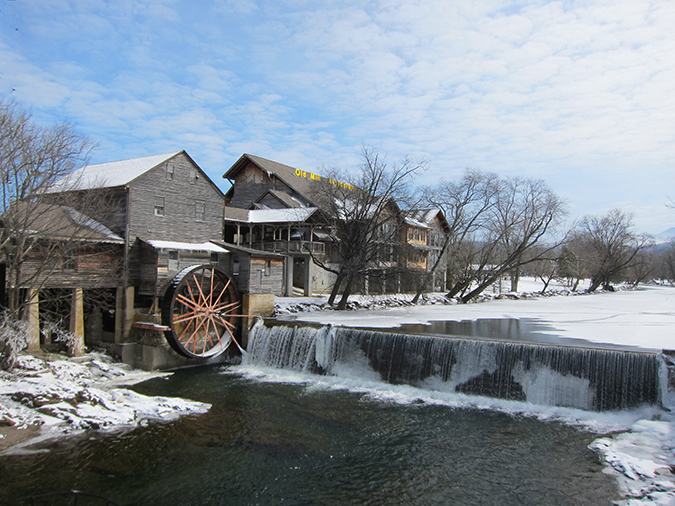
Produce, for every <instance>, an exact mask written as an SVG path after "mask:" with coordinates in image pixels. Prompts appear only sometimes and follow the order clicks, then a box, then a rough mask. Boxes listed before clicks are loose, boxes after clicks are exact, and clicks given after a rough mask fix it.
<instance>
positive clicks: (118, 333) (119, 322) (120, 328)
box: [115, 286, 124, 343]
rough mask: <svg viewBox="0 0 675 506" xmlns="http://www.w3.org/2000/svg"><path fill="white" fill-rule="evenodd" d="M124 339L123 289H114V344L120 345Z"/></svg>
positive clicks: (121, 287)
mask: <svg viewBox="0 0 675 506" xmlns="http://www.w3.org/2000/svg"><path fill="white" fill-rule="evenodd" d="M123 337H124V287H123V286H118V287H117V288H116V289H115V343H122V342H124V340H123Z"/></svg>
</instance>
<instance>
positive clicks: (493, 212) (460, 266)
mask: <svg viewBox="0 0 675 506" xmlns="http://www.w3.org/2000/svg"><path fill="white" fill-rule="evenodd" d="M426 195H427V198H428V199H429V201H430V202H431V203H433V204H434V205H436V206H438V207H440V208H441V209H443V211H444V212H445V213H446V217H447V220H448V222H449V224H450V228H451V233H450V234H449V235H448V238H447V240H448V251H449V253H448V255H449V262H448V277H449V279H450V283H451V288H450V291H449V293H448V296H450V297H454V296H457V295H458V294H459V295H460V298H461V300H462V301H463V302H468V301H469V300H471V299H472V298H474V297H476V296H477V295H479V294H480V293H482V292H483V291H484V290H485V289H486V288H487V287H489V286H490V285H492V284H493V283H494V282H495V281H497V280H498V279H500V278H501V277H502V276H504V275H505V274H507V273H511V274H512V279H513V286H512V288H513V289H515V287H516V285H517V278H518V272H519V269H520V267H521V266H522V265H525V264H527V263H530V262H533V261H535V260H539V259H543V258H547V257H548V256H551V252H553V251H554V250H555V248H556V247H557V246H558V245H559V241H551V242H550V244H549V245H547V246H546V247H543V240H544V239H545V238H547V237H549V236H551V237H552V231H553V230H554V228H555V227H556V226H557V225H558V224H559V222H560V220H561V218H562V217H563V216H564V215H565V205H564V202H562V201H561V200H560V199H559V198H558V197H557V196H556V195H555V193H553V192H552V191H551V190H550V189H549V188H548V187H547V186H546V185H545V183H544V182H543V181H541V180H538V179H522V178H512V179H511V178H507V179H503V180H500V179H499V178H498V177H497V176H496V175H494V174H484V173H481V172H479V171H477V170H467V171H466V172H465V174H464V177H463V178H462V179H461V180H460V181H459V182H457V183H452V182H450V183H448V182H442V183H441V184H440V185H439V186H437V187H436V188H431V189H428V190H427V193H426ZM535 246H539V248H538V249H537V250H535V249H534V247H535ZM535 251H536V254H535ZM467 292H468V293H467Z"/></svg>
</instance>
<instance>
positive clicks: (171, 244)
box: [145, 240, 229, 253]
mask: <svg viewBox="0 0 675 506" xmlns="http://www.w3.org/2000/svg"><path fill="white" fill-rule="evenodd" d="M145 242H147V243H148V244H150V245H151V246H152V247H153V248H155V249H178V250H189V251H210V252H212V253H229V251H228V250H226V249H225V248H222V247H221V246H218V245H216V244H213V243H212V242H202V243H193V242H176V241H155V240H148V241H145Z"/></svg>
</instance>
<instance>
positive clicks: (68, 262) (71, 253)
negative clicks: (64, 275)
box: [63, 248, 77, 271]
mask: <svg viewBox="0 0 675 506" xmlns="http://www.w3.org/2000/svg"><path fill="white" fill-rule="evenodd" d="M63 268H64V270H70V271H74V270H77V252H76V251H75V249H73V248H68V249H66V250H65V251H64V252H63Z"/></svg>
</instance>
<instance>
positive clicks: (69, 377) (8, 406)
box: [0, 353, 210, 450]
mask: <svg viewBox="0 0 675 506" xmlns="http://www.w3.org/2000/svg"><path fill="white" fill-rule="evenodd" d="M166 374H167V373H156V372H155V373H151V372H146V371H138V370H134V369H132V368H130V367H129V366H127V365H125V364H120V363H115V362H113V361H112V359H111V358H110V357H108V356H106V355H104V354H101V353H92V354H89V355H88V356H87V357H86V359H85V360H84V361H74V360H63V359H60V358H56V359H49V358H38V357H35V356H31V355H21V356H19V358H18V363H17V367H16V368H15V369H14V370H13V371H12V372H11V373H8V372H5V371H0V423H1V424H2V425H5V426H12V427H14V428H15V429H18V430H21V429H26V428H28V427H30V426H41V427H42V433H43V434H42V436H43V437H44V436H56V435H59V434H64V433H72V432H74V431H75V432H76V431H81V430H88V429H101V430H106V429H113V428H120V427H136V426H138V425H141V424H145V423H147V422H148V421H149V420H170V419H173V418H175V417H178V416H181V415H184V414H194V413H205V412H206V411H208V410H209V408H210V405H209V404H205V403H201V402H194V401H189V400H185V399H179V398H169V397H148V396H144V395H141V394H138V393H136V392H134V391H132V390H129V389H126V388H121V387H122V386H129V385H132V384H134V383H138V382H139V381H144V380H146V379H149V378H152V377H157V376H162V375H166ZM10 450H11V449H10Z"/></svg>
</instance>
